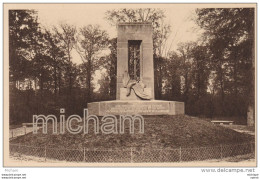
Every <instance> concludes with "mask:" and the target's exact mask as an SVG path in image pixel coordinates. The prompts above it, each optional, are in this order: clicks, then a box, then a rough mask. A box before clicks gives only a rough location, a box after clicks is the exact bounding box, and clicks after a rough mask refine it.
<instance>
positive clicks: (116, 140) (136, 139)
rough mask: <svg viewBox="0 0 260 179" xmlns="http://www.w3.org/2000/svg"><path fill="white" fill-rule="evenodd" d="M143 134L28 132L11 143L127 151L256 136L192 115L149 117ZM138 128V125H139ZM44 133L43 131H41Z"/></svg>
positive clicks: (240, 140)
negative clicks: (138, 148) (133, 148)
mask: <svg viewBox="0 0 260 179" xmlns="http://www.w3.org/2000/svg"><path fill="white" fill-rule="evenodd" d="M144 119H145V125H144V134H139V133H138V130H137V132H136V133H135V134H129V131H128V130H127V131H126V132H125V134H102V133H100V134H94V133H93V130H92V127H93V126H92V127H90V133H89V134H83V133H80V134H75V135H74V134H70V133H65V134H59V135H57V134H56V135H55V134H52V133H48V134H42V133H41V132H40V133H38V134H32V133H29V134H27V135H24V136H20V137H18V138H16V139H13V140H12V141H10V143H21V144H23V145H31V146H44V145H48V146H52V147H55V148H82V147H86V148H90V149H108V148H109V149H124V148H129V147H145V148H151V149H160V148H163V149H166V148H169V149H171V148H176V147H202V146H216V145H220V144H239V143H246V142H249V141H252V140H253V137H252V136H250V135H247V134H242V133H239V132H236V131H233V130H231V129H228V128H225V127H222V126H219V125H214V124H212V123H210V122H207V121H205V120H201V119H199V118H193V117H192V118H191V117H189V116H152V117H151V116H149V117H148V116H146V117H144ZM137 126H138V125H137ZM48 130H51V125H48ZM40 131H41V130H40Z"/></svg>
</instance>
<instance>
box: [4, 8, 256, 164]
mask: <svg viewBox="0 0 260 179" xmlns="http://www.w3.org/2000/svg"><path fill="white" fill-rule="evenodd" d="M3 8H4V9H3V11H4V26H3V28H4V46H3V48H4V59H3V60H4V62H3V63H4V103H3V107H4V121H3V123H4V129H3V130H4V166H5V167H37V166H38V167H39V166H45V167H54V166H58V167H66V166H69V167H87V166H111V167H112V166H135V167H137V166H163V167H202V166H204V167H223V166H229V167H238V166H239V167H249V166H250V167H256V163H257V160H256V155H257V150H256V148H257V143H256V132H257V128H256V49H257V47H256V35H257V34H256V27H257V24H256V22H257V21H256V13H257V12H256V4H254V3H251V4H250V3H243V4H242V3H241V4H239V3H236V4H224V3H222V4H221V3H220V4H203V3H197V4H196V3H193V4H192V3H190V4H189V3H186V4H178V3H167V4H134V3H132V4H109V3H108V4H102V3H100V4H87V3H85V4H84V3H82V4H73V3H70V4H65V3H49V4H48V3H42V4H40V3H39V4H33V3H26V4H23V3H20V4H18V3H17V4H16V3H5V4H4V5H3Z"/></svg>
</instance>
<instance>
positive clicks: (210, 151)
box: [9, 143, 255, 163]
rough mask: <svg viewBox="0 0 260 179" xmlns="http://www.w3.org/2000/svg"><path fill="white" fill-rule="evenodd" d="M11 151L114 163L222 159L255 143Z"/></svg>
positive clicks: (22, 147) (18, 148) (18, 147)
mask: <svg viewBox="0 0 260 179" xmlns="http://www.w3.org/2000/svg"><path fill="white" fill-rule="evenodd" d="M9 151H10V154H11V155H13V154H24V155H27V156H34V157H41V158H43V159H44V160H45V161H47V160H48V159H52V160H61V161H73V162H91V163H94V162H100V163H101V162H113V163H120V162H124V163H142V162H146V163H148V162H153V163H156V162H160V163H162V162H182V161H199V160H210V159H222V158H225V157H234V156H237V155H244V154H251V153H254V152H255V144H254V143H245V144H236V145H219V146H215V147H199V148H181V147H180V148H176V149H147V148H129V149H124V150H116V149H111V150H93V149H87V148H82V149H64V148H51V147H47V146H43V147H34V146H27V145H21V144H10V148H9Z"/></svg>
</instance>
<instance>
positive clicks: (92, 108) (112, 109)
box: [88, 100, 184, 116]
mask: <svg viewBox="0 0 260 179" xmlns="http://www.w3.org/2000/svg"><path fill="white" fill-rule="evenodd" d="M88 113H89V114H90V115H91V114H92V115H96V116H104V115H109V114H110V115H136V114H140V115H181V114H184V102H178V101H161V100H151V101H145V100H135V101H134V100H132V101H126V100H115V101H101V102H94V103H88Z"/></svg>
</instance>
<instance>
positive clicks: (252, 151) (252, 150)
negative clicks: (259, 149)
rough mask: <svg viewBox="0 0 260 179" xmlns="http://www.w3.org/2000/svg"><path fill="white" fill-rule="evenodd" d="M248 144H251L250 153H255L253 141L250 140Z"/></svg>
mask: <svg viewBox="0 0 260 179" xmlns="http://www.w3.org/2000/svg"><path fill="white" fill-rule="evenodd" d="M250 146H251V153H252V154H253V153H255V150H254V144H253V142H251V144H250Z"/></svg>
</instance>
